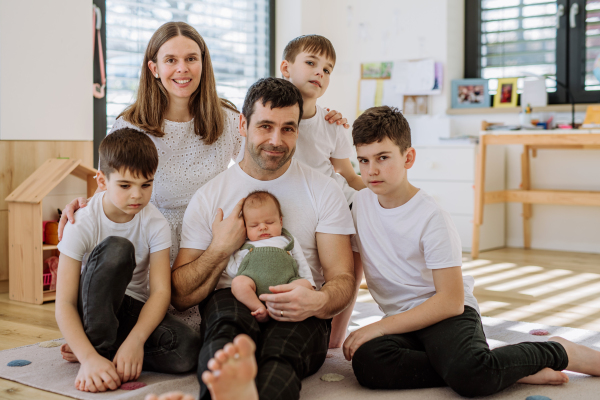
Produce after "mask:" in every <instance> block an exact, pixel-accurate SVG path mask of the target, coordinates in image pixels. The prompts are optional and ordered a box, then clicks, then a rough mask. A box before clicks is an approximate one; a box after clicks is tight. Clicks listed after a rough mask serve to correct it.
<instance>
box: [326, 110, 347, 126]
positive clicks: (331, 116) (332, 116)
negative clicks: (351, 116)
mask: <svg viewBox="0 0 600 400" xmlns="http://www.w3.org/2000/svg"><path fill="white" fill-rule="evenodd" d="M326 110H327V111H329V112H328V113H327V115H326V116H325V121H328V122H329V123H330V124H333V123H334V122H335V123H336V124H338V125H344V128H346V129H348V128H350V125H348V120H347V119H346V118H344V117H343V116H342V113H339V112H337V111H335V110H331V111H330V110H329V108H326Z"/></svg>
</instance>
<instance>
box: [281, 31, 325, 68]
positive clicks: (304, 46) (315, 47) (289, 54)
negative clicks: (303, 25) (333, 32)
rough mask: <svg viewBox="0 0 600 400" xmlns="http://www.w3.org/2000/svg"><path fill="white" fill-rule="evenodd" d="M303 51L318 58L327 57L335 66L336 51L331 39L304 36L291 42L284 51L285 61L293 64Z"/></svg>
mask: <svg viewBox="0 0 600 400" xmlns="http://www.w3.org/2000/svg"><path fill="white" fill-rule="evenodd" d="M303 51H305V52H307V53H310V54H315V55H318V56H320V55H325V57H327V58H328V59H330V60H331V61H333V65H335V49H334V48H333V45H332V44H331V42H330V41H329V39H327V38H326V37H324V36H321V35H303V36H298V37H297V38H295V39H292V40H290V42H289V43H288V44H287V46H285V49H283V59H284V60H286V61H288V62H291V63H293V62H295V61H296V56H297V55H298V54H300V53H302V52H303Z"/></svg>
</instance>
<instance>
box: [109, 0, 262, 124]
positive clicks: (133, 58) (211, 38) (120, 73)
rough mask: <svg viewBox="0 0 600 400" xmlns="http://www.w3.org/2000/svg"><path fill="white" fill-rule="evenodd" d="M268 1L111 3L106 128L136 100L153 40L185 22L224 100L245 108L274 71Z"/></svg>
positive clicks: (133, 0) (141, 0) (138, 0)
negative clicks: (252, 90) (206, 55)
mask: <svg viewBox="0 0 600 400" xmlns="http://www.w3.org/2000/svg"><path fill="white" fill-rule="evenodd" d="M271 2H272V0H271V1H269V0H106V48H107V50H106V52H107V54H106V65H107V78H106V79H107V110H106V111H107V127H108V130H110V129H111V127H112V125H113V123H114V121H115V119H116V117H117V116H118V115H119V113H121V111H123V109H125V107H127V106H128V105H129V104H131V103H132V102H133V100H134V99H135V95H136V90H137V86H138V83H139V77H140V67H141V64H142V61H143V59H144V52H145V50H146V46H147V44H148V41H149V40H150V37H151V36H152V34H153V33H154V31H155V30H156V29H157V28H158V27H159V26H161V25H162V24H164V23H166V22H169V21H184V22H187V23H188V24H190V25H192V26H193V27H194V28H196V30H197V31H198V32H199V33H200V35H202V37H203V38H204V41H205V42H206V45H207V47H208V49H209V51H210V56H211V60H212V64H213V68H214V72H215V79H216V81H217V92H218V94H219V96H221V97H224V98H226V99H228V100H230V101H232V102H233V103H234V104H235V105H236V106H237V107H238V109H241V106H242V103H243V101H244V97H245V95H246V90H247V89H248V87H249V86H250V85H251V84H252V83H254V82H255V81H256V80H257V79H259V78H263V77H266V76H269V75H270V73H271V69H270V68H271V52H270V48H271V42H272V40H271V28H270V22H271V13H272V7H271Z"/></svg>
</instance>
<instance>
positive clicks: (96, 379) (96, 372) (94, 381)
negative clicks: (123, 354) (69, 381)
mask: <svg viewBox="0 0 600 400" xmlns="http://www.w3.org/2000/svg"><path fill="white" fill-rule="evenodd" d="M119 386H121V380H120V379H119V375H118V374H117V370H116V368H115V366H114V364H113V363H111V362H110V361H109V360H107V359H106V358H104V357H102V356H101V355H99V354H95V355H93V356H92V357H90V358H89V359H88V360H86V361H85V362H83V363H81V367H79V373H77V378H75V388H76V389H77V390H81V391H82V392H92V393H96V392H106V391H107V390H117V388H118V387H119Z"/></svg>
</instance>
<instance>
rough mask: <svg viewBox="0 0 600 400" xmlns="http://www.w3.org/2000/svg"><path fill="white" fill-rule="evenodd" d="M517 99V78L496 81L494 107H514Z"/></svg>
mask: <svg viewBox="0 0 600 400" xmlns="http://www.w3.org/2000/svg"><path fill="white" fill-rule="evenodd" d="M517 98H518V96H517V78H501V79H498V90H497V91H496V95H495V96H494V107H516V106H517Z"/></svg>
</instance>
